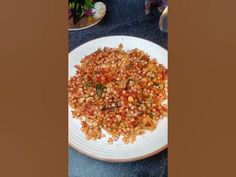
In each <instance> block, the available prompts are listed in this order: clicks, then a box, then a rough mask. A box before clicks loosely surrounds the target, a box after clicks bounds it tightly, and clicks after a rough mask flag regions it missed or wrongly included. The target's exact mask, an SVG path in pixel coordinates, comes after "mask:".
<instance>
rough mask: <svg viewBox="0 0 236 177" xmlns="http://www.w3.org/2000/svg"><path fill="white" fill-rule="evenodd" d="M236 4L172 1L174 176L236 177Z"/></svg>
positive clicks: (171, 174) (171, 140)
mask: <svg viewBox="0 0 236 177" xmlns="http://www.w3.org/2000/svg"><path fill="white" fill-rule="evenodd" d="M235 7H236V2H235V1H233V0H230V1H215V0H214V1H211V0H207V1H196V0H185V1H184V0H179V1H176V0H170V1H169V42H168V44H169V146H168V147H169V148H168V153H169V154H168V157H169V164H168V165H169V166H168V170H169V173H168V175H169V177H233V176H236V171H235V159H236V151H235V150H236V143H235V125H236V119H235V118H236V114H235V100H236V94H235V91H236V82H235V77H236V72H235V71H236V69H235V67H236V52H235V47H236V20H234V19H235V17H236V16H235Z"/></svg>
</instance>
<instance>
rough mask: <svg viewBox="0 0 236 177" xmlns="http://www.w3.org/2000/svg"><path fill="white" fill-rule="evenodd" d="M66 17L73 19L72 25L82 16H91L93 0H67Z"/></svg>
mask: <svg viewBox="0 0 236 177" xmlns="http://www.w3.org/2000/svg"><path fill="white" fill-rule="evenodd" d="M68 3H69V4H68V7H69V11H68V15H69V18H72V19H73V23H74V25H75V24H76V23H78V22H79V20H80V19H81V17H83V16H84V15H86V16H91V15H92V7H93V5H94V1H93V0H68Z"/></svg>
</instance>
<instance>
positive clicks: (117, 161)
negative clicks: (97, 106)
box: [68, 35, 169, 163]
mask: <svg viewBox="0 0 236 177" xmlns="http://www.w3.org/2000/svg"><path fill="white" fill-rule="evenodd" d="M110 37H124V38H126V37H128V38H136V39H138V40H143V41H147V42H149V43H152V44H154V45H157V46H158V47H160V48H161V49H162V50H164V51H165V52H167V66H168V62H169V61H168V50H167V49H165V48H164V47H162V46H160V45H159V44H156V43H155V42H152V41H149V40H147V39H144V38H141V37H136V36H131V35H109V36H103V37H97V38H94V39H92V40H89V41H87V42H84V43H83V44H81V45H79V46H77V47H75V48H74V49H73V50H71V51H70V52H69V54H68V62H69V57H70V56H71V53H73V52H74V51H75V50H76V49H77V48H79V47H82V46H83V45H86V44H87V43H90V42H94V41H96V40H101V39H106V38H110ZM68 69H69V68H68ZM68 76H69V73H68ZM167 119H168V117H167ZM68 121H69V120H68ZM167 127H168V122H167ZM68 129H69V126H68ZM167 131H168V128H167ZM167 136H168V135H167ZM68 144H69V146H70V147H72V148H73V149H74V150H76V151H77V152H79V153H81V154H83V155H85V156H87V157H90V158H93V159H96V160H100V161H104V162H114V163H121V162H134V161H138V160H143V159H146V158H148V157H151V156H154V155H156V154H159V153H160V152H162V151H164V150H165V149H167V148H168V142H167V143H166V144H165V145H164V146H162V147H160V148H158V149H155V150H154V151H152V152H149V153H146V154H143V155H140V156H136V157H128V158H122V159H114V158H113V157H110V158H109V157H101V156H98V155H96V154H91V153H89V152H85V151H83V150H82V149H80V148H79V147H76V146H75V145H73V144H72V143H71V142H70V141H69V135H68Z"/></svg>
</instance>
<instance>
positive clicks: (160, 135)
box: [68, 36, 168, 162]
mask: <svg viewBox="0 0 236 177" xmlns="http://www.w3.org/2000/svg"><path fill="white" fill-rule="evenodd" d="M120 43H122V44H123V46H124V49H125V50H131V49H134V48H138V49H141V50H143V51H145V52H146V53H148V55H150V57H152V58H156V59H157V61H158V62H159V63H161V64H163V65H164V66H165V67H166V68H167V67H168V66H167V65H168V59H167V58H168V57H167V51H166V50H165V49H163V48H162V47H160V46H159V45H157V44H155V43H153V42H150V41H147V40H145V39H140V38H136V37H131V36H109V37H102V38H98V39H95V40H92V41H89V42H87V43H85V44H83V45H81V46H79V47H77V48H76V49H74V50H73V51H72V52H70V53H69V66H68V67H69V68H68V72H69V73H68V74H69V77H70V76H73V75H74V74H75V71H76V69H75V68H74V65H76V64H79V63H80V60H81V59H82V58H83V57H85V55H89V54H90V53H92V52H94V51H96V50H97V49H98V48H103V47H118V45H119V44H120ZM68 118H69V124H68V126H69V132H68V136H69V137H68V138H69V145H70V146H72V147H73V148H74V149H76V150H77V151H79V152H81V153H83V154H85V155H87V156H90V157H92V158H95V159H99V160H103V161H109V162H128V161H136V160H141V159H144V158H146V157H150V156H152V155H155V154H157V153H159V152H160V151H162V150H163V149H165V148H166V147H167V142H168V140H167V139H168V136H167V132H168V130H167V128H168V122H167V117H164V118H163V119H161V120H160V121H159V122H158V126H157V128H156V129H155V130H154V131H153V132H149V131H146V132H145V134H144V135H142V136H137V140H136V142H135V143H134V144H128V145H126V144H124V143H123V142H122V140H121V139H119V140H118V141H116V142H114V143H113V144H112V145H110V144H108V142H107V139H108V136H106V137H105V138H102V139H101V140H97V141H92V140H91V141H89V140H86V138H85V135H84V133H83V132H82V131H81V130H80V127H81V125H80V122H79V120H78V119H74V118H72V114H71V109H70V107H68Z"/></svg>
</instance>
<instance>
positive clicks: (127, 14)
mask: <svg viewBox="0 0 236 177" xmlns="http://www.w3.org/2000/svg"><path fill="white" fill-rule="evenodd" d="M103 2H105V3H106V6H107V14H106V16H105V17H104V19H103V20H102V22H101V23H99V24H98V25H96V26H94V27H92V28H89V29H86V30H82V31H73V32H69V34H68V37H69V52H70V51H71V50H73V49H74V48H76V47H78V46H79V45H81V44H83V43H85V42H87V41H90V40H92V39H95V38H98V37H104V36H110V35H130V36H136V37H141V38H144V39H147V40H150V41H153V42H155V43H157V44H159V45H160V46H162V47H164V48H167V36H168V35H167V34H165V33H162V32H161V31H160V30H159V29H158V22H159V17H160V14H159V13H158V11H157V9H152V10H151V13H150V14H149V15H148V16H146V15H145V11H144V2H145V0H103ZM166 176H167V150H165V151H163V152H161V153H159V154H157V155H156V156H153V157H151V158H148V159H145V160H141V161H137V162H130V163H107V162H101V161H98V160H94V159H91V158H89V157H86V156H84V155H82V154H80V153H78V152H77V151H75V150H74V149H72V148H71V147H69V177H166Z"/></svg>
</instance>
